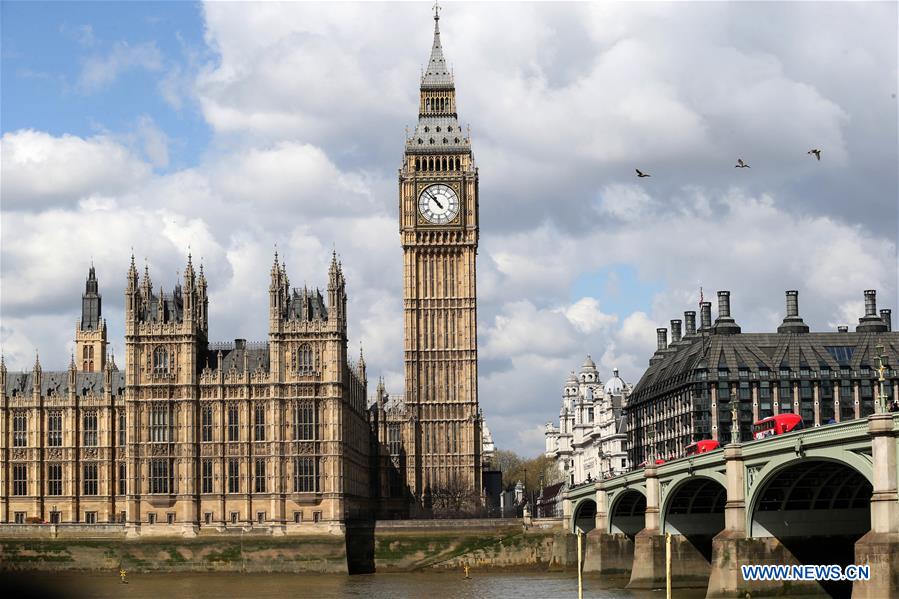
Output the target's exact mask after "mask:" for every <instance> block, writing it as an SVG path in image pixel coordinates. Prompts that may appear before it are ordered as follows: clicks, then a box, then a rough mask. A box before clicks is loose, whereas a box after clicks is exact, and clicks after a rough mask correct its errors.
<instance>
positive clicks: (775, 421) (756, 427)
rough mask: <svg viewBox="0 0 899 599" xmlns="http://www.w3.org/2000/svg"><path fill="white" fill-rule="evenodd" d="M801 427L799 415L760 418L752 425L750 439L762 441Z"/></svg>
mask: <svg viewBox="0 0 899 599" xmlns="http://www.w3.org/2000/svg"><path fill="white" fill-rule="evenodd" d="M802 427H803V425H802V417H801V416H799V414H789V413H787V414H778V415H777V416H769V417H767V418H762V419H761V420H759V421H758V422H756V423H754V424H753V425H752V438H753V439H756V440H758V439H764V438H765V437H772V436H774V435H783V434H784V433H789V432H792V431H796V430H799V429H801V428H802Z"/></svg>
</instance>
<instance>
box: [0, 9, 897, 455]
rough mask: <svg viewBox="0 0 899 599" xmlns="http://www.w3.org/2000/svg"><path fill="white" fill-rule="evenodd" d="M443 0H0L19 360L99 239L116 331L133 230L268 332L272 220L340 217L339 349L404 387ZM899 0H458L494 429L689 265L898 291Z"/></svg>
mask: <svg viewBox="0 0 899 599" xmlns="http://www.w3.org/2000/svg"><path fill="white" fill-rule="evenodd" d="M431 5H432V2H400V3H379V2H366V3H336V2H330V3H306V2H295V3H268V2H254V3H249V2H213V3H193V2H97V3H85V2H54V3H37V2H2V3H0V11H2V15H0V16H2V64H0V77H2V80H0V84H2V89H0V126H2V154H0V170H2V172H0V174H2V177H0V209H2V210H0V217H2V218H0V229H2V230H0V289H2V291H3V292H2V295H0V345H2V352H3V355H4V357H5V360H6V363H7V365H8V366H9V367H10V368H11V369H14V370H15V369H27V368H30V367H31V365H32V364H33V362H34V355H35V352H36V351H40V355H41V360H42V363H43V367H44V369H45V370H53V369H64V368H65V366H66V364H68V360H69V355H70V352H71V351H72V346H73V323H74V322H75V320H76V318H77V316H78V314H79V306H80V295H81V293H82V291H83V289H84V277H85V275H86V272H87V268H88V266H89V264H90V262H91V260H93V262H94V263H95V264H96V266H97V274H98V278H99V281H100V290H101V293H102V294H103V310H104V316H105V317H106V318H107V321H108V324H109V329H110V334H109V339H110V342H111V344H112V347H113V349H114V351H115V353H116V355H117V356H121V355H122V351H123V323H122V318H123V316H122V309H123V306H122V304H123V281H124V276H125V273H126V271H127V268H128V263H129V256H130V254H131V251H132V248H133V250H134V252H135V254H136V255H137V257H138V260H139V261H140V262H143V260H144V258H146V261H147V265H148V267H149V268H150V272H151V277H152V279H153V281H154V284H156V286H160V285H161V286H163V287H164V288H165V289H171V288H172V287H173V286H174V284H175V278H176V276H177V273H178V272H179V271H181V270H183V267H184V264H185V262H186V259H187V256H186V254H187V248H188V247H190V248H191V251H192V252H193V256H194V259H195V261H196V260H202V261H203V263H204V264H205V268H206V272H207V277H208V279H209V289H210V307H209V312H210V337H211V338H212V339H213V340H228V339H233V338H235V337H244V338H248V339H251V340H252V339H257V340H261V339H265V337H266V335H267V289H268V284H269V281H268V276H269V275H268V273H269V266H270V263H271V259H272V253H273V250H274V247H275V244H277V246H278V248H279V253H280V255H281V256H282V257H283V258H284V259H286V262H287V269H288V274H289V276H290V279H291V281H294V283H295V284H298V285H302V284H304V283H308V284H309V285H311V286H315V285H319V286H322V285H324V284H325V283H326V276H327V267H328V262H329V259H330V253H331V250H332V248H334V247H336V248H337V251H338V252H339V253H340V255H341V258H342V260H343V265H344V269H345V272H346V275H347V283H348V293H349V306H348V314H349V343H350V346H351V348H352V349H353V352H352V353H353V354H355V352H356V348H358V347H359V345H360V344H362V345H363V346H364V348H365V352H366V356H365V357H366V363H367V364H368V368H369V374H370V376H371V377H372V378H375V377H378V376H383V377H384V378H385V380H386V382H387V387H388V390H389V391H391V392H393V393H399V392H400V391H401V389H402V388H403V352H402V343H403V341H402V339H403V332H402V301H401V297H402V266H401V265H402V250H401V247H400V241H399V237H398V234H397V215H396V207H397V195H396V194H397V181H396V173H397V170H396V169H397V168H398V167H399V166H400V160H401V154H402V149H403V142H404V129H405V127H406V126H409V125H413V124H414V123H415V120H416V118H417V97H418V83H419V75H420V72H421V71H420V69H421V67H422V65H423V64H424V63H425V62H426V61H427V59H428V55H429V52H430V48H431V42H432V36H433V20H432V12H431V8H430V7H431ZM897 6H899V5H897V3H894V2H883V3H871V2H869V3H840V2H823V3H822V2H730V3H729V2H672V3H650V2H630V3H610V2H603V3H599V2H597V3H586V2H584V3H548V2H547V3H540V2H529V3H520V4H516V3H469V2H458V3H457V2H448V3H446V5H445V6H444V10H443V11H442V13H441V21H440V26H441V37H442V40H443V47H444V53H445V55H446V57H447V60H448V62H449V63H450V64H451V65H452V66H453V69H454V73H455V78H456V86H457V97H458V110H459V118H460V120H461V122H462V123H464V124H470V125H471V135H472V145H473V150H474V154H475V158H476V160H477V164H478V167H479V174H480V210H481V230H480V235H481V238H480V247H479V253H478V294H479V304H478V327H479V328H478V340H479V352H480V353H479V356H480V359H481V362H480V371H479V393H480V403H481V406H482V408H483V410H484V413H485V415H486V417H487V421H488V423H489V425H490V427H491V429H492V431H493V433H494V439H495V440H496V443H497V445H498V446H499V447H502V448H511V449H514V450H516V451H519V452H521V453H523V454H528V455H534V454H536V453H539V452H540V451H541V449H542V447H543V425H544V424H545V423H546V422H547V421H550V420H552V419H554V418H555V417H556V415H557V414H558V411H559V405H560V390H561V386H562V383H563V381H564V380H565V379H566V377H567V374H568V371H569V370H572V369H577V368H578V367H579V366H580V364H581V363H582V362H583V359H584V355H585V354H587V353H589V354H591V355H592V356H593V358H594V359H595V360H596V362H597V364H598V365H599V368H600V376H601V377H602V378H603V379H604V380H605V379H607V378H609V376H611V371H612V368H616V367H617V368H619V369H620V371H621V375H622V377H623V378H624V379H625V380H626V381H628V382H631V383H634V382H636V381H637V380H638V379H639V378H640V376H641V374H642V372H643V369H644V368H645V366H646V363H647V360H648V358H649V356H650V355H651V353H652V351H653V349H654V347H655V339H656V335H655V329H656V327H660V326H668V322H669V321H670V319H674V318H681V317H682V315H683V312H684V311H685V310H695V309H696V306H697V301H698V291H699V289H698V288H699V286H700V285H702V286H703V287H704V291H705V296H706V298H709V299H711V298H714V296H715V291H717V290H719V289H728V290H730V291H731V293H732V295H731V300H732V305H733V314H734V317H735V318H736V320H737V322H738V323H739V324H740V325H741V326H742V327H743V330H744V331H771V330H773V329H774V328H775V327H776V326H777V325H778V324H779V323H780V321H781V319H782V318H783V312H784V295H783V292H784V291H785V290H787V289H798V290H799V291H800V312H801V314H802V316H803V317H804V319H805V321H806V322H807V323H809V324H810V325H811V326H812V328H813V329H815V330H834V329H835V328H836V326H837V325H839V324H848V325H854V324H855V323H856V321H857V319H858V317H859V316H860V315H861V313H862V311H863V310H862V307H863V301H862V299H863V295H862V292H863V290H865V289H878V291H879V296H878V298H879V303H880V307H892V308H893V309H894V311H895V310H896V309H897V307H899V296H897V289H899V286H897V271H899V262H897V256H896V243H897V224H899V209H897V202H899V199H897V198H899V174H897V170H896V164H897V162H899V157H897V133H896V132H897V112H899V111H897V105H896V92H897V73H899V68H897V55H896V47H897V27H896V23H897V21H899V14H897ZM397 32H402V34H401V35H398V34H397ZM811 147H817V148H821V149H822V150H823V154H822V160H821V161H817V160H815V159H814V158H812V157H810V156H809V155H808V154H807V151H808V150H809V149H810V148H811ZM738 157H742V158H744V159H746V160H747V161H748V162H749V163H750V164H751V165H752V168H751V169H734V168H733V165H734V162H735V160H736V158H738ZM635 168H640V169H641V170H643V171H645V172H648V173H650V174H651V175H652V177H650V178H643V179H637V178H636V177H635V173H634V169H635ZM119 366H122V364H121V363H120V364H119Z"/></svg>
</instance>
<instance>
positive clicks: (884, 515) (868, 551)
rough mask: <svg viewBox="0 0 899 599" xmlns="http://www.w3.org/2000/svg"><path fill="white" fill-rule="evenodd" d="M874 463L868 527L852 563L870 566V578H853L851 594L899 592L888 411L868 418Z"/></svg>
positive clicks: (897, 499)
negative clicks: (862, 579)
mask: <svg viewBox="0 0 899 599" xmlns="http://www.w3.org/2000/svg"><path fill="white" fill-rule="evenodd" d="M868 433H869V434H870V435H871V451H872V457H873V467H874V485H873V486H874V489H873V493H872V494H871V530H870V531H869V532H868V533H867V534H866V535H865V536H863V537H862V538H861V539H859V540H858V542H857V543H856V544H855V563H857V564H869V565H870V566H871V579H870V580H869V581H867V582H856V583H855V584H854V585H853V589H852V597H853V598H865V599H868V598H870V599H874V598H875V597H896V596H899V493H897V474H896V468H897V447H896V431H895V425H894V422H893V415H892V414H873V415H871V416H870V417H869V418H868Z"/></svg>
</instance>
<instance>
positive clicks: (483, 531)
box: [0, 520, 561, 573]
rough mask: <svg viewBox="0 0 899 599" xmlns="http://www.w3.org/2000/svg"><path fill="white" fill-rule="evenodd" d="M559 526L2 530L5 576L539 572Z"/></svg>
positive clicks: (485, 523) (462, 523)
mask: <svg viewBox="0 0 899 599" xmlns="http://www.w3.org/2000/svg"><path fill="white" fill-rule="evenodd" d="M560 526H561V525H560V524H559V523H557V522H555V521H544V522H537V523H533V524H531V525H529V526H525V525H524V524H523V523H522V521H521V520H454V521H389V522H378V523H377V524H376V525H374V526H371V525H369V526H367V527H359V528H353V527H349V528H348V530H347V534H346V536H344V535H333V534H332V535H327V534H321V535H310V534H304V535H286V536H271V535H270V534H262V533H260V532H259V531H252V530H249V531H246V532H245V533H244V532H241V531H237V530H234V531H229V532H228V533H227V534H215V535H210V534H201V535H200V536H197V537H195V538H184V537H182V536H167V537H166V536H159V535H157V534H154V535H153V536H143V537H139V538H125V534H124V531H123V530H120V527H116V526H105V525H101V526H97V527H87V526H82V527H76V526H73V527H66V528H65V529H63V528H62V527H59V528H56V527H54V530H53V531H52V533H51V531H50V527H49V526H46V525H44V526H35V527H33V528H35V530H33V531H26V530H25V529H24V528H22V527H19V528H17V529H15V532H13V531H12V530H4V528H3V527H0V570H44V571H53V570H112V569H117V568H119V567H124V568H125V569H126V570H128V571H129V572H178V571H190V572H197V571H229V572H298V573H299V572H318V573H347V572H365V571H376V572H408V571H415V570H425V569H459V568H462V567H463V566H465V565H469V566H471V567H473V568H478V569H485V568H486V569H490V568H520V569H538V570H540V569H546V568H547V567H548V566H549V564H550V561H551V557H552V553H553V538H554V534H555V533H557V532H558V530H559V527H560ZM348 556H352V559H350V560H348ZM360 556H361V558H360ZM360 559H361V562H362V565H361V566H360V565H359V563H360ZM348 561H349V562H350V564H349V566H348Z"/></svg>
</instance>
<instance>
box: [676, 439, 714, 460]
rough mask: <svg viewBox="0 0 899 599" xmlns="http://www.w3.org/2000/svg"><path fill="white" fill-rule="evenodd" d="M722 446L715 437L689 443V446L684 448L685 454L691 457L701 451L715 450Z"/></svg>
mask: <svg viewBox="0 0 899 599" xmlns="http://www.w3.org/2000/svg"><path fill="white" fill-rule="evenodd" d="M720 446H721V445H720V444H719V443H718V442H717V441H715V440H714V439H703V440H702V441H696V442H694V443H690V444H689V445H687V448H686V449H684V455H685V456H688V457H689V456H691V455H696V454H699V453H707V452H709V451H715V450H716V449H718V448H719V447H720Z"/></svg>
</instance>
